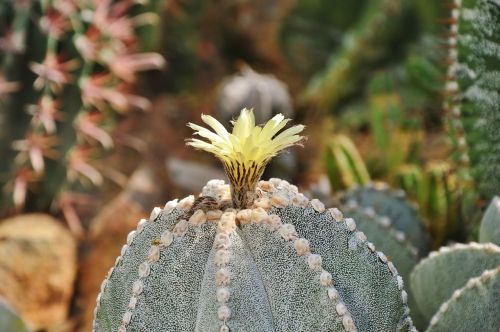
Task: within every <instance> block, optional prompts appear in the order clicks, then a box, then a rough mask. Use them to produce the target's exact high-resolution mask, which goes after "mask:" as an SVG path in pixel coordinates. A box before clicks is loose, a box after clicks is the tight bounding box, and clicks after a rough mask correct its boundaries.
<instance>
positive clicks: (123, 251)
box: [120, 244, 128, 256]
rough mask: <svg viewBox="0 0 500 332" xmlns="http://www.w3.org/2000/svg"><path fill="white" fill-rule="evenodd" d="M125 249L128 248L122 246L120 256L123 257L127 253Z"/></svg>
mask: <svg viewBox="0 0 500 332" xmlns="http://www.w3.org/2000/svg"><path fill="white" fill-rule="evenodd" d="M127 248H128V247H127V245H126V244H124V245H123V246H122V249H121V251H120V255H122V256H123V255H125V253H126V252H127Z"/></svg>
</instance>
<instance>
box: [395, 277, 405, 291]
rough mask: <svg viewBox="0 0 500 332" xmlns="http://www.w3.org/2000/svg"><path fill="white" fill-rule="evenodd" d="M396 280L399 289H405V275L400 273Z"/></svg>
mask: <svg viewBox="0 0 500 332" xmlns="http://www.w3.org/2000/svg"><path fill="white" fill-rule="evenodd" d="M396 280H397V282H398V289H399V290H403V286H404V282H403V277H401V276H399V275H398V276H397V277H396Z"/></svg>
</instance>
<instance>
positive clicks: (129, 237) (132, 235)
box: [127, 230, 136, 245]
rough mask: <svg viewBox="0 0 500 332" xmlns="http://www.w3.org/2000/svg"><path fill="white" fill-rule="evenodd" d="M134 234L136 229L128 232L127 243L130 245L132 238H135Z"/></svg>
mask: <svg viewBox="0 0 500 332" xmlns="http://www.w3.org/2000/svg"><path fill="white" fill-rule="evenodd" d="M135 234H136V231H135V230H134V231H132V232H130V233H128V235H127V245H131V244H132V241H134V238H135Z"/></svg>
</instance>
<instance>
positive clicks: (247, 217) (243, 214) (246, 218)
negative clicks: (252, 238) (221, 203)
mask: <svg viewBox="0 0 500 332" xmlns="http://www.w3.org/2000/svg"><path fill="white" fill-rule="evenodd" d="M236 219H237V220H238V221H239V222H240V224H242V225H244V224H248V223H250V221H252V210H251V209H244V210H240V211H238V213H237V214H236Z"/></svg>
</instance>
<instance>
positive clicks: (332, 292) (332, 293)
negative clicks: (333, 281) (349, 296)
mask: <svg viewBox="0 0 500 332" xmlns="http://www.w3.org/2000/svg"><path fill="white" fill-rule="evenodd" d="M328 298H329V299H330V300H332V301H336V300H338V298H339V292H338V291H337V289H336V288H335V287H330V288H328Z"/></svg>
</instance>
